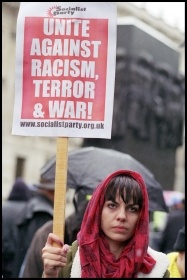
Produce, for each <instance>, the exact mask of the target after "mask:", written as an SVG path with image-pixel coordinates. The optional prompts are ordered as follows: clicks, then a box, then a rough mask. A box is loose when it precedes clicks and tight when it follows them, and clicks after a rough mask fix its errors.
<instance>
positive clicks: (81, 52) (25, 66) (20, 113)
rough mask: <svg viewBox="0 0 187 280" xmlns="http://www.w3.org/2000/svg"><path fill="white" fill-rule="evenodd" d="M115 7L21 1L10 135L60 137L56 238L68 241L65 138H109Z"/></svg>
mask: <svg viewBox="0 0 187 280" xmlns="http://www.w3.org/2000/svg"><path fill="white" fill-rule="evenodd" d="M116 19H117V12H116V3H115V2H112V3H109V2H101V3H97V2H91V3H88V2H44V3H43V2H36V3H35V2H21V4H20V9H19V13H18V20H17V31H16V74H15V77H16V79H15V104H14V115H13V126H12V134H13V135H21V136H46V137H57V155H56V173H55V200H54V216H53V232H54V233H56V234H57V235H58V236H60V237H61V238H62V239H63V238H64V227H63V225H64V224H65V222H64V216H65V215H64V214H65V199H66V181H67V158H68V155H67V153H68V137H83V138H109V139H110V138H111V127H112V115H113V99H114V81H115V63H116V28H117V24H116Z"/></svg>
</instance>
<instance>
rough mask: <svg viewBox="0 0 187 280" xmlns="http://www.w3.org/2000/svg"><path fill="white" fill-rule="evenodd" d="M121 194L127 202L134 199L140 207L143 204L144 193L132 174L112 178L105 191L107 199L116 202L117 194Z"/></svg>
mask: <svg viewBox="0 0 187 280" xmlns="http://www.w3.org/2000/svg"><path fill="white" fill-rule="evenodd" d="M117 194H119V195H120V196H121V198H122V199H123V201H124V202H125V203H128V202H129V201H130V200H131V199H133V203H134V204H137V205H138V206H139V207H140V209H141V208H142V204H143V194H142V190H141V187H140V185H139V184H138V182H137V181H136V180H134V179H133V178H132V177H130V176H125V175H120V176H116V177H114V178H112V179H111V180H110V182H109V183H108V186H107V189H106V192H105V201H107V200H111V201H113V202H115V199H116V195H117Z"/></svg>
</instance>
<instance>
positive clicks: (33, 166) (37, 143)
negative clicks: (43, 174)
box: [2, 2, 185, 199]
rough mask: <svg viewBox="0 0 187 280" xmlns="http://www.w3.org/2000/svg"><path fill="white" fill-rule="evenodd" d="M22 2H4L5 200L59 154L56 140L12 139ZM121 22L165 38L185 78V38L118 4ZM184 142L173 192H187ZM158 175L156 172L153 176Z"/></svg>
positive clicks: (73, 141)
mask: <svg viewBox="0 0 187 280" xmlns="http://www.w3.org/2000/svg"><path fill="white" fill-rule="evenodd" d="M19 3H20V2H2V8H3V9H2V18H3V19H2V59H3V63H2V103H3V106H2V119H3V123H2V127H3V128H2V152H3V157H2V198H3V199H5V198H6V197H7V196H8V193H9V191H10V189H11V186H12V183H13V182H14V181H15V178H16V177H20V176H21V177H23V178H24V179H25V181H26V182H27V183H29V184H32V183H36V182H37V181H38V179H39V173H40V168H41V166H42V165H43V164H44V163H45V162H46V160H48V159H49V158H50V157H52V156H53V155H54V154H55V152H56V138H52V137H23V136H14V135H11V130H12V120H13V108H14V98H15V90H14V84H15V49H16V41H15V39H16V21H17V15H18V10H19ZM117 11H118V18H123V19H124V18H127V17H129V16H131V17H133V18H136V19H137V20H139V21H141V22H142V23H144V24H147V25H149V26H151V27H152V28H153V29H154V30H156V31H157V32H159V33H160V34H162V35H164V37H165V38H168V40H170V41H171V42H173V44H174V45H175V46H176V48H178V52H179V65H178V69H179V72H180V73H182V74H184V68H185V65H184V61H185V57H184V56H185V51H184V47H181V45H182V44H184V34H183V33H181V32H180V31H179V30H178V29H175V28H171V27H170V26H168V25H167V24H165V23H164V22H163V21H162V20H160V19H157V18H154V17H152V16H151V15H149V14H148V13H147V11H146V10H145V9H140V8H137V7H135V6H133V5H132V4H130V3H129V2H117ZM82 143H83V139H80V138H69V146H68V149H69V150H71V149H75V148H77V147H80V146H81V145H82ZM184 148H185V147H184V141H183V144H182V145H181V146H180V147H178V148H177V150H176V155H175V161H176V164H175V174H174V177H175V180H174V184H173V186H171V188H173V189H175V190H179V191H182V192H184ZM153 173H154V172H153Z"/></svg>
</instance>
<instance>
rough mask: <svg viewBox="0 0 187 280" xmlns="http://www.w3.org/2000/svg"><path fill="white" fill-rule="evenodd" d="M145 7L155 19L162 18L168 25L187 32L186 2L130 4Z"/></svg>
mask: <svg viewBox="0 0 187 280" xmlns="http://www.w3.org/2000/svg"><path fill="white" fill-rule="evenodd" d="M130 3H132V4H134V5H137V6H138V7H144V8H145V9H146V10H147V11H148V12H150V14H152V15H153V16H155V17H161V18H162V19H163V20H164V21H165V22H166V23H167V24H168V25H170V26H172V27H177V28H179V30H180V31H182V32H185V2H130Z"/></svg>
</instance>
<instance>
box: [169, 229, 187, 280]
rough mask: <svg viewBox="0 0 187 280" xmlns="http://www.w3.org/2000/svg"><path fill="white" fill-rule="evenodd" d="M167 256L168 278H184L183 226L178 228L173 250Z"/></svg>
mask: <svg viewBox="0 0 187 280" xmlns="http://www.w3.org/2000/svg"><path fill="white" fill-rule="evenodd" d="M167 256H168V259H169V261H170V265H169V268H168V270H169V271H170V278H185V226H183V228H182V229H180V230H179V232H178V235H177V239H176V242H175V244H174V246H173V252H171V253H168V254H167Z"/></svg>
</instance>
